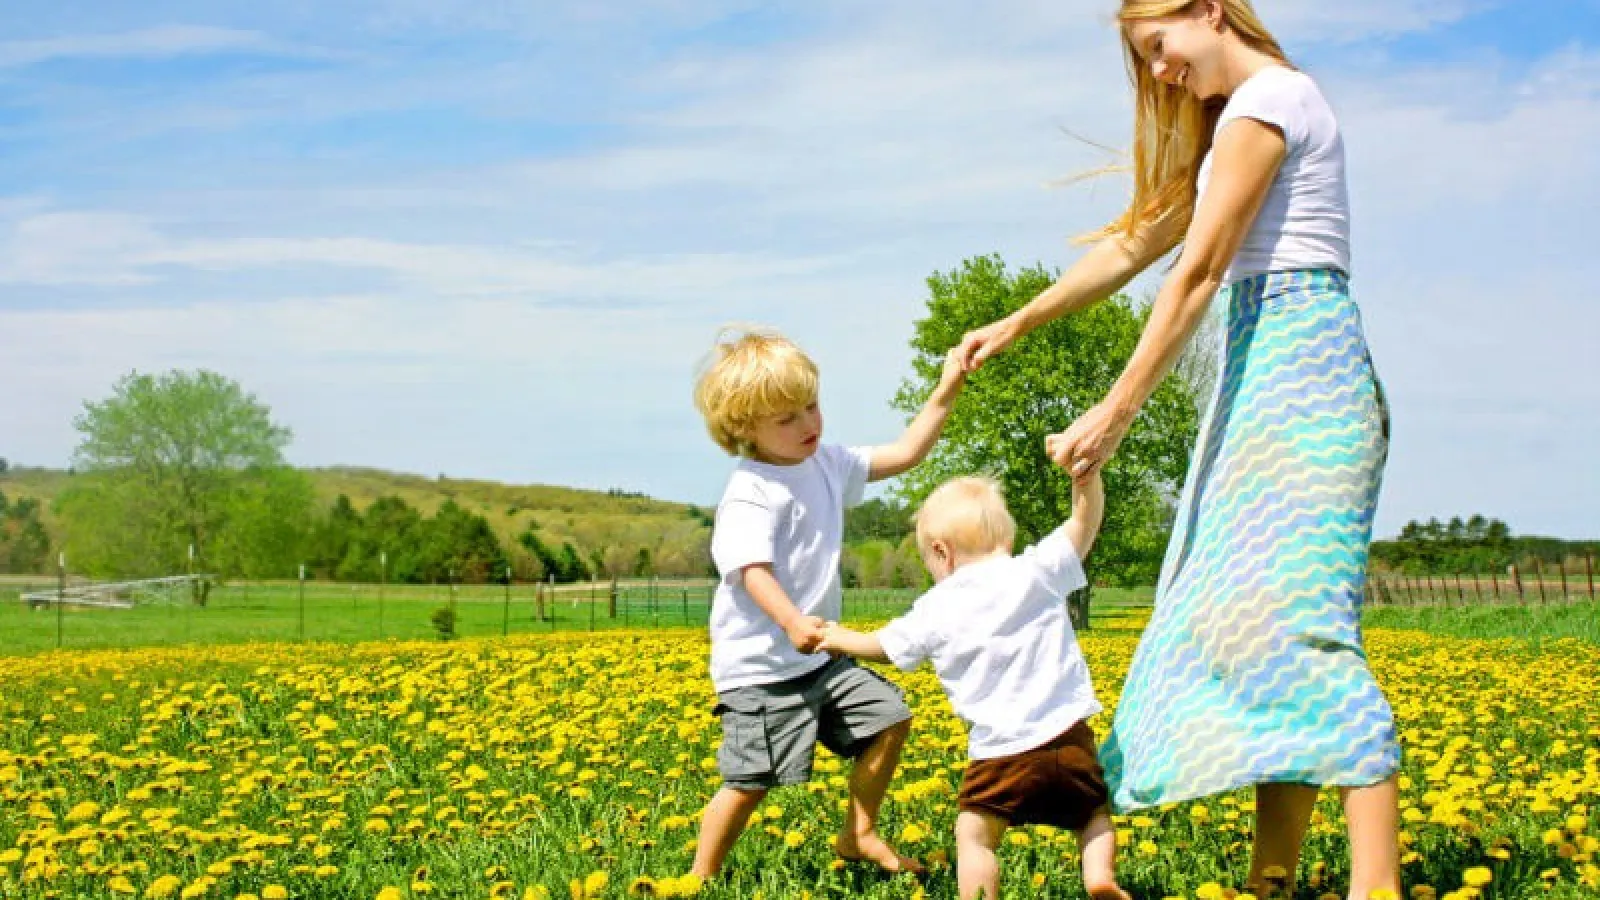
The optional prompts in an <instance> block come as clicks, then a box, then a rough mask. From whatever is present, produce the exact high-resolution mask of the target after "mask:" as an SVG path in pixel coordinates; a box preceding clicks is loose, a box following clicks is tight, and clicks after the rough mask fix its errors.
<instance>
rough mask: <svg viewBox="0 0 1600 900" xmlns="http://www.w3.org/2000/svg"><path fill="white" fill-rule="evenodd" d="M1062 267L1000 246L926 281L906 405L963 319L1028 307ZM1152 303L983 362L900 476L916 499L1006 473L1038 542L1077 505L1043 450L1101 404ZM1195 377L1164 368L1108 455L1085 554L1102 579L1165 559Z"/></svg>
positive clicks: (1095, 313) (1141, 579) (1048, 328)
mask: <svg viewBox="0 0 1600 900" xmlns="http://www.w3.org/2000/svg"><path fill="white" fill-rule="evenodd" d="M1055 277H1056V276H1055V274H1054V273H1052V272H1048V271H1046V270H1045V269H1044V268H1043V267H1040V266H1035V267H1033V268H1029V269H1023V270H1021V271H1015V272H1013V271H1010V270H1008V269H1007V267H1006V265H1005V263H1004V262H1002V261H1001V260H1000V259H999V257H996V256H982V257H976V258H972V259H968V260H966V261H965V262H964V263H962V265H961V267H960V268H958V269H955V270H953V271H950V272H940V273H936V274H934V275H933V276H932V277H930V278H929V279H928V288H929V296H928V306H927V316H926V317H924V318H923V319H921V320H919V321H918V322H917V323H916V328H915V333H914V336H913V337H912V340H911V346H912V349H913V350H914V351H915V356H914V357H913V359H912V375H911V377H910V378H908V379H907V380H906V381H905V382H904V383H903V385H902V387H901V390H900V392H899V394H898V396H896V398H895V401H894V404H895V406H896V408H898V409H900V410H903V411H905V412H907V413H908V414H910V413H914V412H915V411H916V410H917V409H918V408H920V407H921V405H922V403H923V402H924V400H925V399H926V398H927V396H928V393H929V391H931V390H932V387H933V385H934V384H935V383H936V382H937V381H938V377H939V371H940V367H941V366H942V364H943V359H944V355H945V353H946V352H947V351H948V350H949V349H950V348H951V347H953V346H955V345H956V344H957V343H958V342H959V341H960V340H961V337H962V335H963V334H965V333H966V332H967V331H969V330H971V329H973V328H978V327H980V326H983V325H986V324H988V323H989V322H992V321H994V320H996V319H998V318H1001V317H1002V316H1005V315H1006V314H1008V313H1010V312H1012V311H1013V310H1015V309H1017V308H1018V307H1020V306H1022V305H1023V304H1024V303H1026V302H1027V301H1028V300H1030V299H1031V298H1032V297H1033V296H1034V295H1036V294H1038V293H1039V291H1041V290H1043V289H1044V288H1046V287H1048V286H1049V285H1050V284H1051V283H1052V282H1053V281H1054V280H1055ZM1146 315H1147V310H1146V309H1144V308H1142V307H1141V306H1140V305H1139V304H1136V303H1135V302H1134V301H1132V300H1131V299H1129V298H1128V297H1126V296H1120V295H1119V296H1117V297H1113V298H1112V299H1110V300H1108V301H1107V302H1104V303H1101V304H1099V305H1097V306H1095V307H1093V308H1091V309H1088V310H1084V311H1082V312H1079V313H1077V314H1076V315H1072V316H1068V317H1065V318H1062V319H1059V320H1057V321H1055V322H1052V323H1050V324H1048V325H1045V326H1043V327H1041V328H1039V329H1037V330H1035V331H1034V332H1033V333H1031V334H1030V335H1028V336H1027V337H1025V338H1023V339H1022V340H1020V341H1018V342H1017V343H1016V344H1015V345H1013V346H1012V347H1010V348H1009V349H1008V350H1006V351H1005V352H1004V353H1002V354H1000V355H998V356H996V357H994V358H993V359H990V360H989V361H988V362H986V363H985V364H984V365H983V368H982V369H980V370H979V371H978V372H976V373H974V374H973V376H972V377H971V380H970V382H969V384H968V386H967V388H966V390H965V391H964V392H963V394H962V396H961V399H960V401H959V402H958V403H957V405H956V408H955V411H954V412H953V414H952V415H951V417H950V421H949V423H948V425H947V426H946V428H945V432H944V438H943V440H941V441H940V442H939V444H938V445H937V446H936V447H935V449H934V451H933V453H932V454H931V455H930V456H929V459H928V461H927V462H926V463H924V464H923V465H922V466H919V467H918V468H916V469H914V470H913V471H912V472H911V473H909V474H908V475H907V476H906V477H905V479H904V480H903V481H902V482H901V486H900V488H899V494H900V498H901V499H902V500H903V501H905V502H906V503H907V505H908V506H910V507H912V508H915V507H916V506H917V505H918V504H920V503H921V501H922V499H923V498H924V497H926V496H927V494H928V492H929V491H931V490H932V489H933V488H934V487H935V486H936V485H938V484H939V483H940V482H942V481H944V480H945V479H947V478H950V477H953V476H956V475H962V474H971V473H987V474H990V475H993V476H995V477H997V478H998V479H999V480H1000V482H1001V484H1002V485H1003V486H1004V488H1005V493H1006V500H1007V502H1008V504H1009V505H1010V507H1011V511H1012V514H1013V515H1014V516H1015V517H1016V520H1017V528H1018V535H1017V539H1018V545H1019V546H1021V545H1024V544H1027V543H1031V542H1033V541H1036V540H1038V539H1039V538H1040V537H1042V536H1044V535H1045V534H1048V533H1049V532H1050V531H1051V530H1053V529H1054V528H1056V527H1057V526H1058V525H1060V524H1061V522H1063V521H1064V520H1065V519H1066V518H1067V516H1068V515H1069V514H1070V510H1071V490H1072V486H1071V481H1070V479H1068V478H1067V477H1066V475H1065V474H1064V473H1062V472H1061V471H1060V470H1059V469H1058V468H1057V467H1056V466H1055V465H1054V464H1053V463H1051V461H1050V460H1049V458H1048V457H1046V455H1045V450H1044V440H1045V437H1046V436H1048V435H1050V434H1052V433H1055V432H1058V431H1061V430H1063V429H1065V428H1066V427H1067V426H1068V425H1069V424H1071V423H1072V421H1073V420H1074V419H1075V418H1076V417H1077V416H1078V415H1080V414H1081V413H1083V412H1084V411H1085V410H1087V409H1089V407H1091V406H1093V405H1094V404H1096V403H1098V402H1099V401H1100V400H1101V399H1102V398H1103V397H1105V395H1106V392H1107V391H1108V390H1109V389H1110V388H1111V385H1112V383H1113V382H1114V381H1115V380H1116V378H1117V376H1118V375H1119V374H1120V373H1121V371H1122V367H1123V365H1124V364H1125V363H1126V362H1127V360H1128V357H1129V356H1130V355H1131V354H1132V353H1133V348H1134V346H1135V344H1136V343H1137V342H1138V339H1139V334H1140V332H1141V330H1142V329H1143V327H1144V322H1145V318H1146ZM1196 390H1197V388H1196V386H1195V384H1194V382H1193V381H1192V380H1190V379H1188V378H1184V377H1174V378H1168V379H1167V380H1165V381H1164V382H1163V383H1162V384H1161V386H1160V387H1159V388H1158V389H1157V390H1156V392H1155V394H1154V395H1153V396H1151V398H1150V400H1149V401H1148V402H1147V403H1146V404H1145V407H1144V409H1143V411H1142V412H1141V413H1140V414H1139V417H1138V419H1137V420H1136V421H1135V422H1134V425H1133V428H1132V429H1131V430H1130V431H1129V433H1128V436H1127V438H1126V439H1125V440H1124V441H1123V443H1122V446H1121V448H1120V449H1119V450H1118V451H1117V455H1116V456H1115V457H1113V458H1112V460H1111V462H1110V463H1109V464H1108V465H1107V466H1106V467H1105V469H1104V470H1103V471H1104V474H1105V481H1106V495H1107V503H1106V517H1105V524H1104V525H1103V527H1102V529H1101V532H1100V538H1099V540H1098V542H1097V543H1096V544H1095V549H1094V552H1093V554H1092V556H1091V559H1090V560H1089V564H1090V570H1091V572H1092V573H1093V575H1094V577H1095V579H1096V580H1097V581H1102V582H1107V583H1112V584H1150V583H1152V582H1153V581H1154V580H1155V578H1156V575H1157V574H1158V573H1159V571H1160V565H1161V557H1162V554H1163V551H1164V548H1165V543H1166V539H1167V535H1168V533H1169V530H1170V526H1171V519H1172V509H1173V506H1174V502H1175V499H1176V497H1177V493H1178V490H1179V488H1180V487H1181V485H1182V481H1183V476H1184V471H1185V469H1186V467H1187V464H1188V459H1189V453H1190V448H1191V446H1192V444H1193V442H1194V438H1195V434H1196V432H1197V429H1198V424H1199V421H1198V420H1199V411H1198V406H1199V404H1198V403H1197V400H1196V397H1195V393H1196Z"/></svg>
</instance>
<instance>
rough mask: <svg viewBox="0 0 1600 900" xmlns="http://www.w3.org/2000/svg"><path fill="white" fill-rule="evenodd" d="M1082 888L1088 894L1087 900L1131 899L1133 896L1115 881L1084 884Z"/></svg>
mask: <svg viewBox="0 0 1600 900" xmlns="http://www.w3.org/2000/svg"><path fill="white" fill-rule="evenodd" d="M1084 888H1085V890H1086V892H1087V893H1088V894H1089V900H1133V897H1132V896H1130V895H1129V894H1128V892H1127V891H1125V890H1123V889H1122V888H1120V887H1118V886H1117V883H1116V882H1115V881H1110V882H1105V883H1101V884H1086V885H1084Z"/></svg>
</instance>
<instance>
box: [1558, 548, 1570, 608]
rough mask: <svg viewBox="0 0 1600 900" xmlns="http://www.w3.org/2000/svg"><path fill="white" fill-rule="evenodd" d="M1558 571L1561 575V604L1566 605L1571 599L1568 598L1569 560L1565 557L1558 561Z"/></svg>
mask: <svg viewBox="0 0 1600 900" xmlns="http://www.w3.org/2000/svg"><path fill="white" fill-rule="evenodd" d="M1556 571H1557V572H1559V573H1560V574H1561V602H1562V603H1565V602H1567V600H1568V599H1570V598H1569V597H1568V596H1567V558H1566V557H1565V556H1563V557H1562V558H1560V559H1558V560H1556Z"/></svg>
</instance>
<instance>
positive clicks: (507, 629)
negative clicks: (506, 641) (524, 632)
mask: <svg viewBox="0 0 1600 900" xmlns="http://www.w3.org/2000/svg"><path fill="white" fill-rule="evenodd" d="M510 633H511V564H510V563H506V609H505V614H504V615H503V616H501V618H500V636H501V637H505V636H506V635H508V634H510Z"/></svg>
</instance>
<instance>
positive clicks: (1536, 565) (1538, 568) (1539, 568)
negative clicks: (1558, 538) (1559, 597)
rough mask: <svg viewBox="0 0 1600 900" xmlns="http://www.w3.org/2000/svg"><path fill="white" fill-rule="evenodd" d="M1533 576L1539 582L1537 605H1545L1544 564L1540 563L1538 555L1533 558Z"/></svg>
mask: <svg viewBox="0 0 1600 900" xmlns="http://www.w3.org/2000/svg"><path fill="white" fill-rule="evenodd" d="M1533 577H1534V578H1536V579H1538V582H1539V605H1540V606H1543V605H1545V602H1546V601H1545V598H1544V566H1543V565H1540V562H1539V557H1537V556H1535V557H1534V558H1533Z"/></svg>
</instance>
